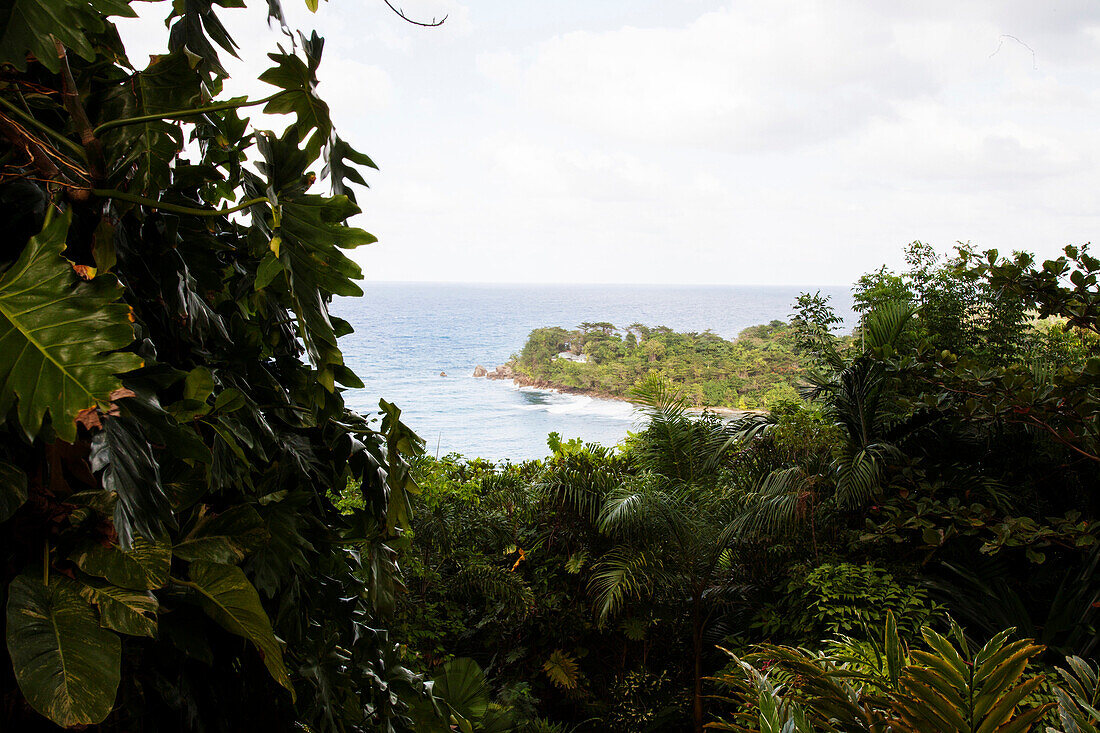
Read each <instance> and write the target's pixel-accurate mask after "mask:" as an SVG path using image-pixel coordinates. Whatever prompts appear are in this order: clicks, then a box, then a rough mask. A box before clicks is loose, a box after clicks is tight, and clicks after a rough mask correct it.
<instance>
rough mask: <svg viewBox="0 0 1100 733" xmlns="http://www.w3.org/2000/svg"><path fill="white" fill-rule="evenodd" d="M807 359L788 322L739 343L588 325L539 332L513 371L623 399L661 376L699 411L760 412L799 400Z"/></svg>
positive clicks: (745, 334)
mask: <svg viewBox="0 0 1100 733" xmlns="http://www.w3.org/2000/svg"><path fill="white" fill-rule="evenodd" d="M803 353H804V351H803V350H802V349H800V348H799V346H798V345H797V344H796V343H795V341H794V338H793V332H792V329H791V328H790V327H789V326H788V325H787V324H785V323H783V322H782V321H773V322H772V323H769V324H766V325H760V326H752V327H751V328H746V329H745V330H744V331H742V332H741V334H740V335H739V336H738V337H737V339H736V340H734V341H728V340H726V339H724V338H722V337H721V336H718V335H716V334H714V333H711V332H710V331H704V332H703V333H679V332H676V331H673V330H671V329H669V328H665V327H663V326H659V327H656V328H651V327H648V326H643V325H642V324H639V323H635V324H634V325H632V326H630V327H629V328H626V329H622V330H620V329H616V328H615V327H614V326H613V325H612V324H610V323H584V324H581V326H580V328H578V329H577V330H574V331H568V330H566V329H563V328H538V329H535V330H534V331H532V332H531V335H530V336H529V337H528V339H527V343H526V344H524V347H523V350H522V351H521V352H520V354H519V355H518V356H517V357H515V358H514V359H513V361H512V363H511V366H512V368H513V370H514V371H515V372H516V373H517V374H519V375H521V376H522V377H523V378H525V379H527V380H529V381H532V382H534V383H538V384H543V385H547V386H552V387H556V388H560V389H569V390H581V391H584V392H588V393H594V394H599V395H604V396H608V397H615V398H619V399H627V398H629V397H630V392H631V390H632V389H633V387H634V385H635V384H637V383H638V382H641V381H644V380H645V379H647V378H649V377H650V376H651V375H657V376H660V377H662V378H664V379H667V380H669V381H671V382H673V383H674V384H676V385H677V386H678V387H679V388H680V391H681V393H682V395H683V396H684V398H685V399H687V400H688V401H689V402H690V403H691V404H692V405H694V406H696V407H702V406H707V407H727V408H735V409H757V408H767V407H772V406H774V405H776V404H779V403H780V402H782V401H784V400H797V399H798V392H797V389H796V386H797V384H798V383H799V380H800V376H801V374H802V369H803V357H802V355H803ZM563 354H565V355H568V356H562V355H563Z"/></svg>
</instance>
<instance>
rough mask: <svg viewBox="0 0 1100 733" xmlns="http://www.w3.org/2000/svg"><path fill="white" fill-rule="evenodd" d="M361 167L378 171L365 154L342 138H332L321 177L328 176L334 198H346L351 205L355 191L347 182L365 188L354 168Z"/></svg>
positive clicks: (360, 175)
mask: <svg viewBox="0 0 1100 733" xmlns="http://www.w3.org/2000/svg"><path fill="white" fill-rule="evenodd" d="M357 165H361V166H366V167H368V168H374V169H375V170H378V166H377V165H375V164H374V161H373V160H371V159H370V156H368V155H366V154H365V153H360V152H359V151H358V150H356V149H355V148H353V147H352V146H350V145H348V144H347V143H346V142H345V141H344V140H343V139H342V138H340V137H338V136H337V137H334V138H333V141H332V144H331V145H329V146H328V148H327V149H326V150H325V167H324V169H323V170H322V171H321V173H322V175H325V176H328V178H329V182H330V184H331V185H332V193H333V195H334V196H347V197H348V199H350V200H351V202H352V203H356V201H355V191H354V190H352V187H351V186H349V185H348V181H351V182H352V183H358V184H359V185H360V186H366V185H367V182H366V180H365V179H364V178H363V174H362V173H360V172H359V171H358V170H357V169H356V168H355V166H357Z"/></svg>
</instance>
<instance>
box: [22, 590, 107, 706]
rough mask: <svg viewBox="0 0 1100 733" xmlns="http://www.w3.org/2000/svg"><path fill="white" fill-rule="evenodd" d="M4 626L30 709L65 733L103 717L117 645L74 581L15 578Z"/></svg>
mask: <svg viewBox="0 0 1100 733" xmlns="http://www.w3.org/2000/svg"><path fill="white" fill-rule="evenodd" d="M7 626H8V628H7V642H8V652H9V653H10V654H11V660H12V667H13V668H14V669H15V678H16V681H17V682H18V683H19V689H20V690H22V692H23V696H24V697H25V698H26V699H27V702H28V703H30V705H31V707H33V708H34V709H35V710H37V711H38V712H39V713H41V714H42V715H44V716H46V717H47V718H49V719H50V720H52V721H53V722H55V723H57V724H58V725H60V726H62V727H65V728H68V727H71V726H77V725H95V724H96V723H100V722H102V721H103V719H104V718H106V717H107V714H108V713H110V712H111V708H112V707H113V705H114V701H115V694H116V692H117V690H118V683H119V678H120V673H119V666H120V660H121V655H122V644H121V642H120V641H119V638H118V636H117V635H115V633H114V632H112V631H110V630H108V629H104V628H102V627H101V626H100V624H99V620H98V619H97V618H96V614H95V611H93V610H92V607H91V606H89V605H88V602H87V601H86V600H84V598H82V597H81V595H80V589H79V585H78V584H77V583H76V581H74V580H71V579H69V578H66V577H65V576H62V575H52V576H51V577H50V580H49V584H45V583H43V582H42V578H41V577H31V576H28V575H21V576H19V577H17V578H16V579H15V580H13V581H12V583H11V585H10V586H8V610H7Z"/></svg>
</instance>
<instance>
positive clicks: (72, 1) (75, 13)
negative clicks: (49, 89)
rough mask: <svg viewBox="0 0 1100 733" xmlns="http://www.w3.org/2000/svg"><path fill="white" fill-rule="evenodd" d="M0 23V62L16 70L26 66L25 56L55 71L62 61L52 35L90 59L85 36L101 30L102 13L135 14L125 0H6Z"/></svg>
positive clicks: (90, 50) (86, 58)
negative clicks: (91, 0) (89, 0)
mask: <svg viewBox="0 0 1100 733" xmlns="http://www.w3.org/2000/svg"><path fill="white" fill-rule="evenodd" d="M4 5H6V6H7V7H6V8H4V11H6V12H4V13H3V23H0V63H9V64H11V65H13V66H14V67H15V68H16V69H18V70H19V71H24V70H26V68H27V55H28V54H30V55H32V56H34V57H35V58H36V59H37V60H38V62H39V63H41V64H42V65H43V66H45V67H46V68H47V69H49V70H50V71H52V72H54V73H55V74H56V73H57V71H58V69H60V68H61V60H60V58H59V57H58V55H57V48H55V46H54V38H56V39H57V40H59V41H61V43H63V44H65V46H66V48H68V49H69V50H71V51H73V52H75V53H77V54H79V55H80V56H81V57H82V58H83V59H85V60H87V61H91V60H92V59H94V58H95V49H94V48H93V47H92V42H91V41H90V40H89V38H88V36H89V35H91V34H95V33H100V32H101V31H103V29H104V27H105V24H104V22H103V16H107V15H121V16H125V17H130V18H132V17H134V16H136V15H137V13H135V12H134V11H133V9H131V8H130V4H129V2H127V1H126V0H95V2H94V3H89V2H88V1H87V0H8V2H6V3H4Z"/></svg>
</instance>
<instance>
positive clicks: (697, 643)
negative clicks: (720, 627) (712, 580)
mask: <svg viewBox="0 0 1100 733" xmlns="http://www.w3.org/2000/svg"><path fill="white" fill-rule="evenodd" d="M691 642H692V650H693V652H694V655H695V694H694V700H693V706H692V721H693V722H694V723H695V733H703V617H702V614H701V613H700V612H699V604H698V602H696V603H695V604H694V605H693V606H692V609H691Z"/></svg>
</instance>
